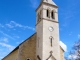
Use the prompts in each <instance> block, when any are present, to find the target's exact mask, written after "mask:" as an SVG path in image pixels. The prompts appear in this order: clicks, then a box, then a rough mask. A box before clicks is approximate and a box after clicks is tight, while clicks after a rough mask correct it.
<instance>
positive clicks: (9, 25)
mask: <svg viewBox="0 0 80 60" xmlns="http://www.w3.org/2000/svg"><path fill="white" fill-rule="evenodd" d="M6 26H7V27H9V28H14V26H12V25H11V24H6Z"/></svg>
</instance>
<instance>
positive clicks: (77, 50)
mask: <svg viewBox="0 0 80 60" xmlns="http://www.w3.org/2000/svg"><path fill="white" fill-rule="evenodd" d="M65 60H80V40H79V41H77V42H75V44H74V46H73V48H72V50H71V51H70V53H69V56H68V57H67V58H65Z"/></svg>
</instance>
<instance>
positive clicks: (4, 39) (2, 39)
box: [0, 37, 8, 43]
mask: <svg viewBox="0 0 80 60" xmlns="http://www.w3.org/2000/svg"><path fill="white" fill-rule="evenodd" d="M0 41H3V42H5V43H7V42H8V38H6V37H2V38H0Z"/></svg>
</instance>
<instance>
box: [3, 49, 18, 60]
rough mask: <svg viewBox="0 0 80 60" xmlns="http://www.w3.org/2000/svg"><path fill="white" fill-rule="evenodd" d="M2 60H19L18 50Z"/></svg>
mask: <svg viewBox="0 0 80 60" xmlns="http://www.w3.org/2000/svg"><path fill="white" fill-rule="evenodd" d="M2 60H18V49H17V50H15V51H13V52H12V53H10V54H9V55H8V56H6V57H5V58H3V59H2Z"/></svg>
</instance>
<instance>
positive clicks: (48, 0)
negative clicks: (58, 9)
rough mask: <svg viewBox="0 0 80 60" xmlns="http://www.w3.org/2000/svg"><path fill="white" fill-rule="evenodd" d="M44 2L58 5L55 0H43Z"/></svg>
mask: <svg viewBox="0 0 80 60" xmlns="http://www.w3.org/2000/svg"><path fill="white" fill-rule="evenodd" d="M42 2H45V3H49V4H52V5H55V6H57V5H56V4H55V3H54V2H53V0H42Z"/></svg>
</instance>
